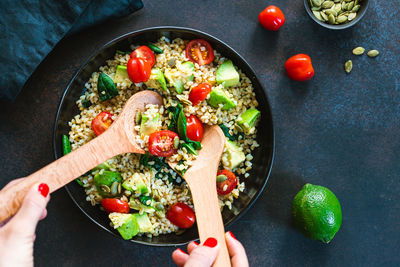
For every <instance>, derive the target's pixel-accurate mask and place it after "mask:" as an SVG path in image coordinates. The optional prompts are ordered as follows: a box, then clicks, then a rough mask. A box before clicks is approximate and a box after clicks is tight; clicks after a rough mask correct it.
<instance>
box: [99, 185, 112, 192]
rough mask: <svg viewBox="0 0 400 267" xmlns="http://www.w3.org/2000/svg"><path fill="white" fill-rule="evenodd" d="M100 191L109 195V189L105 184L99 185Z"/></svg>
mask: <svg viewBox="0 0 400 267" xmlns="http://www.w3.org/2000/svg"><path fill="white" fill-rule="evenodd" d="M100 189H101V190H102V191H103V192H105V193H110V191H111V190H110V188H109V187H108V186H107V185H105V184H102V185H100Z"/></svg>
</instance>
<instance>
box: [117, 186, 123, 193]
mask: <svg viewBox="0 0 400 267" xmlns="http://www.w3.org/2000/svg"><path fill="white" fill-rule="evenodd" d="M117 191H118V195H120V194H121V191H122V188H121V184H120V183H118V189H117Z"/></svg>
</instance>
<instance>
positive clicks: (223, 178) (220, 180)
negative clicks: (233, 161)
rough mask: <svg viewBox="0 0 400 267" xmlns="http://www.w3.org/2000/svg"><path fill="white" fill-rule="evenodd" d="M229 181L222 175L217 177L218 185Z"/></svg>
mask: <svg viewBox="0 0 400 267" xmlns="http://www.w3.org/2000/svg"><path fill="white" fill-rule="evenodd" d="M227 179H228V177H226V175H223V174H220V175H218V176H217V182H218V183H222V182H225V181H226V180H227Z"/></svg>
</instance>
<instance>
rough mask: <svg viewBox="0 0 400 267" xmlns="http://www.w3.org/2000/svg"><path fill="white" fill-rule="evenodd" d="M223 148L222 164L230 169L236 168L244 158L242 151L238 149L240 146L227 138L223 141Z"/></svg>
mask: <svg viewBox="0 0 400 267" xmlns="http://www.w3.org/2000/svg"><path fill="white" fill-rule="evenodd" d="M225 148H226V149H225V151H224V155H223V156H222V164H223V165H224V168H227V169H229V170H232V169H234V168H237V167H238V166H239V165H240V164H241V163H242V162H244V161H245V160H246V156H245V155H244V153H243V151H242V150H240V147H239V146H238V145H237V144H236V143H235V142H233V141H230V140H228V139H227V140H226V142H225Z"/></svg>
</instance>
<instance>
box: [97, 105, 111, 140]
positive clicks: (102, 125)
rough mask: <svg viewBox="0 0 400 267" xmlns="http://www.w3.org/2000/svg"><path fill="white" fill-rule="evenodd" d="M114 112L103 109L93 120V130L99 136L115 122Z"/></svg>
mask: <svg viewBox="0 0 400 267" xmlns="http://www.w3.org/2000/svg"><path fill="white" fill-rule="evenodd" d="M112 116H113V114H111V113H109V112H106V111H103V112H100V113H99V115H97V116H96V117H95V118H94V119H93V120H92V130H93V131H94V133H95V134H96V135H97V136H99V135H100V134H102V133H103V132H104V131H105V130H107V129H108V127H110V126H111V124H112V123H113V119H112Z"/></svg>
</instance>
